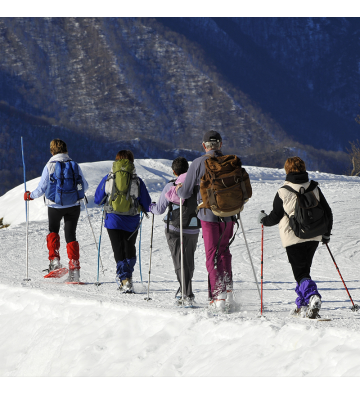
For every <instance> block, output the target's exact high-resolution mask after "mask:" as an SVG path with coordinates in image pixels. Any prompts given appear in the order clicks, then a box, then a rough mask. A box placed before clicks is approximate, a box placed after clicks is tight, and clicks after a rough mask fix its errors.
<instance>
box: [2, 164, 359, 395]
mask: <svg viewBox="0 0 360 395" xmlns="http://www.w3.org/2000/svg"><path fill="white" fill-rule="evenodd" d="M111 164H112V162H111V161H106V162H97V163H84V164H81V168H82V169H83V172H84V174H85V177H86V178H87V180H88V181H89V184H90V189H89V191H88V193H87V196H88V199H89V204H88V207H89V214H90V219H91V223H92V225H93V227H94V231H95V234H96V237H97V238H98V236H99V232H100V223H101V209H100V208H99V207H97V206H96V205H94V202H93V199H94V192H95V189H96V186H97V185H98V183H99V182H100V180H101V178H102V177H103V176H104V175H105V174H106V173H107V172H108V171H109V169H110V168H111ZM170 164H171V161H168V160H152V159H147V160H136V168H137V172H138V174H139V175H140V177H141V178H142V179H143V180H144V181H145V183H146V185H147V187H148V189H149V192H150V194H151V196H152V199H153V200H154V201H156V200H157V198H158V197H159V194H160V192H161V190H162V188H163V187H164V185H165V183H166V182H167V180H169V179H171V178H172V171H171V168H170ZM246 169H247V171H248V173H249V175H250V178H251V181H252V186H253V197H252V198H251V200H250V202H249V203H248V204H247V205H246V207H245V210H244V211H243V213H242V221H243V225H244V228H245V232H246V238H247V241H248V244H249V248H250V251H251V254H252V259H253V262H254V265H255V270H256V274H257V278H258V279H260V242H261V229H260V226H259V225H258V224H257V215H258V212H259V211H260V210H261V209H264V210H265V211H266V212H269V211H270V210H271V207H272V201H273V198H274V196H275V193H276V190H277V189H278V188H279V186H281V184H282V182H283V180H284V177H285V173H284V171H283V170H278V169H267V168H257V167H250V166H249V167H246ZM310 176H311V178H312V179H315V180H317V181H319V182H320V187H321V189H322V191H323V193H324V195H325V196H326V198H327V200H328V202H329V204H330V205H331V207H332V210H333V214H334V228H333V232H332V233H333V235H332V237H331V242H330V245H329V246H330V248H331V250H332V252H333V255H334V257H335V259H336V261H337V264H338V266H339V268H340V271H341V274H342V276H343V278H344V280H345V282H346V284H347V286H348V289H349V291H350V293H351V296H352V298H353V300H354V302H355V303H359V299H360V283H359V282H360V274H359V273H360V270H359V269H360V265H359V257H360V244H359V243H360V241H359V225H358V216H357V211H358V209H359V195H360V183H359V182H360V180H359V179H358V178H350V177H345V176H337V175H331V174H324V173H313V172H310ZM38 181H39V178H38V179H35V180H31V181H29V182H28V183H27V189H28V190H33V189H34V188H35V187H36V185H37V183H38ZM23 193H24V186H23V185H20V186H18V187H16V188H14V189H13V190H11V191H9V192H8V193H7V194H5V195H3V196H2V197H0V218H2V217H3V218H4V220H3V221H4V223H10V224H11V226H10V227H8V228H4V229H1V230H0V316H1V325H0V376H2V377H7V376H16V377H19V376H51V377H53V376H83V377H84V376H85V377H109V376H169V377H173V376H189V377H199V376H200V377H222V376H241V377H254V376H257V377H260V376H262V377H284V376H286V377H290V376H291V377H293V376H296V377H302V376H315V377H319V376H322V377H327V376H332V377H337V376H360V331H359V330H360V313H354V312H352V311H351V307H352V304H351V302H350V300H349V298H348V295H347V293H346V291H345V289H344V287H343V284H342V282H341V279H340V277H339V274H338V272H337V270H336V268H335V265H334V263H333V262H332V260H331V258H330V256H329V254H328V251H327V249H326V248H325V247H324V246H320V247H319V249H318V251H317V253H316V255H315V260H314V264H313V269H312V277H313V278H314V279H315V281H317V283H318V287H319V290H320V293H321V295H322V298H323V305H322V309H321V315H322V316H323V317H329V318H331V319H332V321H330V322H312V321H309V320H300V319H296V318H292V317H290V316H289V311H290V309H291V307H293V305H294V300H295V297H296V294H295V292H294V287H295V282H294V279H293V275H292V272H291V268H290V265H289V263H288V262H287V259H286V253H285V250H284V249H283V248H282V247H281V243H280V238H279V234H278V228H277V227H273V228H265V242H264V304H265V311H264V314H263V316H262V317H261V316H260V314H259V309H260V302H259V295H258V292H257V288H256V285H255V283H254V276H253V272H252V269H251V265H250V261H249V256H248V253H247V250H246V247H245V243H244V237H243V234H242V232H241V228H240V229H239V231H238V233H237V236H236V240H235V242H234V243H233V245H232V247H231V252H232V255H233V275H234V286H235V292H236V299H237V302H238V303H239V305H240V307H239V309H238V310H237V311H236V312H233V313H231V314H214V313H213V312H210V311H208V309H207V303H208V302H207V272H206V268H205V258H204V245H203V241H202V238H201V237H199V244H198V248H197V251H196V256H195V259H196V268H195V274H194V279H193V288H194V293H195V295H196V302H197V304H196V308H194V309H188V308H187V309H183V308H178V307H175V305H174V295H175V292H176V290H177V288H178V284H177V281H176V278H175V273H174V270H173V265H172V261H171V256H170V253H169V250H168V247H167V243H166V240H165V234H164V223H163V222H162V216H157V217H155V227H154V242H153V251H152V268H151V282H150V297H151V300H150V301H145V300H144V298H145V297H146V296H147V286H148V272H149V258H150V234H151V220H149V219H144V222H143V226H142V233H141V269H142V281H141V276H140V270H139V265H138V264H137V266H136V268H135V272H134V277H133V278H134V280H135V290H136V292H137V293H136V294H134V295H124V294H121V293H119V291H118V290H117V285H116V283H115V262H114V258H113V254H112V250H111V246H110V241H109V238H108V235H107V232H106V230H104V231H103V233H102V243H101V256H102V261H103V264H104V269H105V272H104V273H105V274H103V273H102V272H101V271H100V281H101V282H102V285H100V286H99V287H97V286H95V285H94V282H95V281H96V278H97V252H96V246H95V244H94V240H93V236H92V233H91V230H90V227H89V221H88V218H87V217H86V212H85V211H84V210H82V214H81V217H80V221H79V225H78V231H77V236H78V240H79V243H80V262H81V278H82V280H83V281H85V282H86V285H75V286H74V285H65V284H64V283H63V280H62V279H44V278H43V273H42V270H43V269H45V268H46V267H47V265H48V261H47V249H46V243H45V237H46V235H47V233H48V228H47V209H46V207H45V206H44V204H43V200H42V199H41V198H40V199H37V200H36V201H31V202H30V213H29V215H30V225H29V278H30V279H31V281H29V282H24V281H23V279H24V278H25V276H26V270H25V256H26V255H25V253H26V251H25V229H26V226H25V210H24V208H25V203H24V201H23ZM60 236H61V240H62V244H61V249H60V254H61V256H62V260H63V262H66V246H65V242H64V235H63V230H62V229H61V231H60ZM359 304H360V303H359ZM309 385H310V384H307V385H306V388H308V389H306V391H308V390H309V387H308V386H309ZM118 389H119V391H121V382H119V383H118ZM294 390H295V389H294V388H291V387H290V388H289V392H290V393H293V392H294ZM239 391H240V390H239ZM295 392H296V391H295Z"/></svg>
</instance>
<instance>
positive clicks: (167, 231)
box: [166, 178, 176, 233]
mask: <svg viewBox="0 0 360 395" xmlns="http://www.w3.org/2000/svg"><path fill="white" fill-rule="evenodd" d="M175 181H176V179H175V178H174V179H173V180H171V181H169V182H168V184H170V183H172V184H173V185H174V186H175ZM172 211H173V203H172V202H169V210H168V213H167V218H166V233H169V229H170V214H171V212H172Z"/></svg>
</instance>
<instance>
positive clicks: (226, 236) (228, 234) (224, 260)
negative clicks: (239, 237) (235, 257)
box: [219, 222, 234, 291]
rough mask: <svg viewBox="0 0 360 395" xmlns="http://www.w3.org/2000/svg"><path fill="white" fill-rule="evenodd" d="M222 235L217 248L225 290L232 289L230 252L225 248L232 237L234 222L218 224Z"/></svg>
mask: <svg viewBox="0 0 360 395" xmlns="http://www.w3.org/2000/svg"><path fill="white" fill-rule="evenodd" d="M220 226H221V230H222V232H223V236H222V238H221V243H220V248H219V260H220V264H221V266H222V268H223V271H224V281H225V286H226V290H227V291H232V289H233V280H232V263H231V260H232V255H231V253H230V248H227V246H228V244H229V242H230V239H231V238H232V235H233V231H234V222H227V223H226V227H225V224H224V223H221V224H220Z"/></svg>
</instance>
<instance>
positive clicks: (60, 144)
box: [50, 139, 68, 155]
mask: <svg viewBox="0 0 360 395" xmlns="http://www.w3.org/2000/svg"><path fill="white" fill-rule="evenodd" d="M50 152H51V154H52V155H56V154H67V153H68V150H67V146H66V143H65V142H64V141H62V140H60V139H54V140H51V142H50Z"/></svg>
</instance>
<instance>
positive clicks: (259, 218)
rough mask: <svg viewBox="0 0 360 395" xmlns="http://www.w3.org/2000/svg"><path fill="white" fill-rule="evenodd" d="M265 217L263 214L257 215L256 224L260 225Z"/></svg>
mask: <svg viewBox="0 0 360 395" xmlns="http://www.w3.org/2000/svg"><path fill="white" fill-rule="evenodd" d="M265 217H267V214H266V213H265V212H261V213H259V215H258V222H259V224H262V220H263V219H264V218H265Z"/></svg>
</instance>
